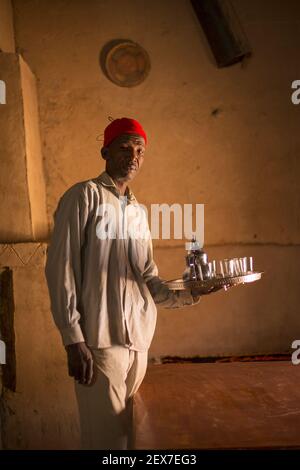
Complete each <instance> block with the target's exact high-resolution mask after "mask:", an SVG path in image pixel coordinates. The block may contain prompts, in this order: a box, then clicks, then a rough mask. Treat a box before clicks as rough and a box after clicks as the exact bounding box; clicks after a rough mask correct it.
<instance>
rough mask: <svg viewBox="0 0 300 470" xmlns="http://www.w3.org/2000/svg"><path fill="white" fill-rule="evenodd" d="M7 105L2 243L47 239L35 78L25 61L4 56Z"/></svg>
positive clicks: (0, 124) (1, 146) (2, 140)
mask: <svg viewBox="0 0 300 470" xmlns="http://www.w3.org/2000/svg"><path fill="white" fill-rule="evenodd" d="M0 74H1V79H2V80H4V82H5V84H6V104H3V105H1V106H0V129H1V133H0V156H1V172H0V192H1V196H2V197H3V199H2V203H1V205H0V219H1V227H0V241H2V242H9V241H26V240H28V241H29V240H30V241H32V240H43V239H46V238H47V237H48V221H47V217H46V196H45V178H44V170H43V164H42V154H41V144H40V135H39V121H38V103H37V96H36V84H35V78H34V76H33V74H32V72H31V71H30V69H29V67H28V65H27V64H26V63H25V62H24V60H23V59H22V57H20V56H19V55H18V54H13V53H0Z"/></svg>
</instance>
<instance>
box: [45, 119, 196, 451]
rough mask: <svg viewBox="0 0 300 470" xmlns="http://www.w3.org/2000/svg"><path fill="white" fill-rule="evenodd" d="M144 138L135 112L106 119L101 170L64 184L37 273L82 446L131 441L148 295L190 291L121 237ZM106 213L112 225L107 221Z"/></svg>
mask: <svg viewBox="0 0 300 470" xmlns="http://www.w3.org/2000/svg"><path fill="white" fill-rule="evenodd" d="M146 144H147V136H146V133H145V131H144V130H143V128H142V126H141V125H140V124H139V123H138V122H137V121H136V120H134V119H129V118H122V119H116V120H114V121H112V122H111V123H110V124H109V125H108V126H107V127H106V129H105V131H104V146H103V148H102V149H101V154H102V157H103V158H104V160H105V162H106V171H105V172H103V173H102V174H100V175H99V176H98V177H97V178H94V179H91V180H87V181H83V182H80V183H77V184H75V185H74V186H72V187H71V188H69V189H68V190H67V191H66V192H65V194H64V195H63V196H62V198H61V199H60V201H59V204H58V207H57V210H56V211H55V214H54V218H55V226H54V231H53V236H52V240H51V244H50V247H49V250H48V256H47V263H46V270H45V272H46V277H47V282H48V287H49V294H50V299H51V309H52V313H53V317H54V320H55V323H56V325H57V327H58V328H59V330H60V333H61V336H62V340H63V343H64V346H65V348H66V351H67V356H68V367H69V375H70V376H71V377H74V379H75V391H76V397H77V401H78V406H79V415H80V425H81V437H82V447H83V448H84V449H127V448H128V447H129V446H130V445H131V444H130V433H131V430H132V429H131V425H132V423H131V418H132V397H133V396H134V394H135V393H136V391H137V390H138V388H139V386H140V384H141V382H142V380H143V378H144V376H145V373H146V369H147V352H148V349H149V346H150V344H151V341H152V337H153V334H154V330H155V323H156V305H155V304H158V305H160V306H162V307H166V308H176V307H182V306H185V305H194V304H196V303H198V302H199V300H200V297H199V295H197V294H198V292H195V293H194V292H193V295H192V293H191V292H188V291H180V292H179V291H178V292H173V291H170V290H169V289H168V287H167V286H166V285H165V284H164V283H163V282H162V280H161V279H160V278H159V276H158V270H157V266H156V264H155V262H154V260H153V254H152V243H151V238H147V237H144V238H143V237H141V238H135V237H134V234H132V233H131V236H129V237H124V236H122V235H124V233H123V232H122V227H124V223H125V222H126V217H127V216H128V213H130V211H127V209H130V208H132V207H134V206H136V205H137V201H136V199H135V197H134V195H133V193H132V192H131V190H130V189H129V187H128V183H129V182H130V181H132V180H133V179H134V178H135V176H136V175H137V174H138V173H139V171H140V169H141V167H142V165H143V162H144V158H145V148H146ZM108 209H109V210H108ZM111 209H113V212H112V211H111ZM115 214H117V219H118V220H119V219H120V220H121V221H122V223H121V224H119V223H113V224H111V222H112V219H113V217H114V216H115ZM129 218H130V217H129ZM108 225H112V227H108V230H107V232H105V230H104V229H105V227H107V226H108ZM105 234H106V235H110V236H105Z"/></svg>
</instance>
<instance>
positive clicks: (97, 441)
mask: <svg viewBox="0 0 300 470" xmlns="http://www.w3.org/2000/svg"><path fill="white" fill-rule="evenodd" d="M92 354H93V356H94V379H93V383H92V384H91V385H89V386H87V385H80V384H78V382H75V392H76V397H77V402H78V408H79V418H80V427H81V447H82V449H94V450H98V449H121V450H123V449H130V448H132V439H133V425H132V411H133V408H132V404H133V395H134V394H135V393H136V392H137V390H138V388H139V386H140V385H141V383H142V381H143V378H144V376H145V374H146V370H147V361H148V351H145V352H139V351H133V350H130V349H128V348H127V347H124V346H112V347H110V348H104V349H92Z"/></svg>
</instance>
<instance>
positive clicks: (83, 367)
mask: <svg viewBox="0 0 300 470" xmlns="http://www.w3.org/2000/svg"><path fill="white" fill-rule="evenodd" d="M66 350H67V354H68V368H69V375H70V377H74V379H75V380H78V382H79V383H80V384H82V385H90V384H91V382H92V378H93V356H92V353H91V351H90V349H89V348H88V347H87V345H86V344H85V343H75V344H69V345H68V346H66Z"/></svg>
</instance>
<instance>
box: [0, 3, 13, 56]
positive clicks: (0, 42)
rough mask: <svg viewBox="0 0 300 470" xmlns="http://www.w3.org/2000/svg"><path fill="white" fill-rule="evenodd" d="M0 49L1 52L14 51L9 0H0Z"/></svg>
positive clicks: (11, 11) (11, 12)
mask: <svg viewBox="0 0 300 470" xmlns="http://www.w3.org/2000/svg"><path fill="white" fill-rule="evenodd" d="M0 50H1V51H3V52H15V38H14V26H13V10H12V5H11V0H0Z"/></svg>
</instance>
